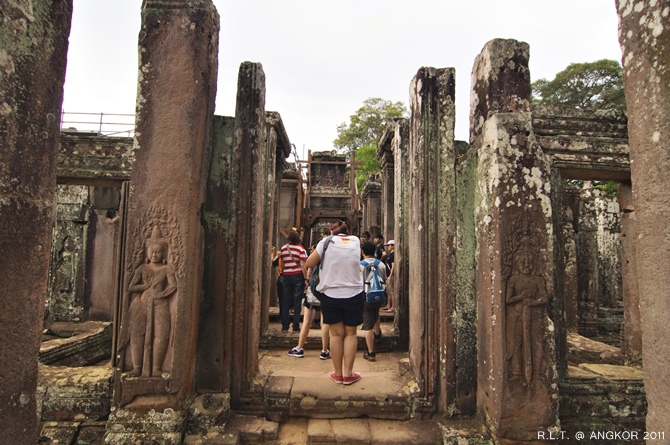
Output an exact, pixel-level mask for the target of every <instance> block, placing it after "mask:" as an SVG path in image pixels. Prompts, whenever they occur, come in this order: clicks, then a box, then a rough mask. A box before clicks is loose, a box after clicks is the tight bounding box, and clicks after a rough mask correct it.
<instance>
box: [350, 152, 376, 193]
mask: <svg viewBox="0 0 670 445" xmlns="http://www.w3.org/2000/svg"><path fill="white" fill-rule="evenodd" d="M379 170H380V166H379V159H378V158H377V144H376V143H373V144H368V145H364V146H362V147H360V148H359V149H358V150H356V185H358V191H359V192H361V191H362V189H363V183H364V182H365V180H366V179H368V176H370V175H374V174H375V173H377V172H378V171H379Z"/></svg>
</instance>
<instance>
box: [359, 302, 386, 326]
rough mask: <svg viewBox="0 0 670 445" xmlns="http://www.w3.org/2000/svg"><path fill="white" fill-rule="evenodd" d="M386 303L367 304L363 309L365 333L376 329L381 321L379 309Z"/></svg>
mask: <svg viewBox="0 0 670 445" xmlns="http://www.w3.org/2000/svg"><path fill="white" fill-rule="evenodd" d="M382 304H384V303H367V302H366V303H365V309H363V327H362V328H361V329H362V330H364V331H371V330H372V329H373V328H374V327H375V323H377V320H379V309H381V307H382Z"/></svg>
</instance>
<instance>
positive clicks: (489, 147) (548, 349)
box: [470, 39, 559, 443]
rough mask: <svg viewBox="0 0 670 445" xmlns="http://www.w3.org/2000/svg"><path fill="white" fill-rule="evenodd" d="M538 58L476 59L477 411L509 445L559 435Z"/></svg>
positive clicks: (497, 46)
mask: <svg viewBox="0 0 670 445" xmlns="http://www.w3.org/2000/svg"><path fill="white" fill-rule="evenodd" d="M528 57H529V49H528V45H527V44H526V43H522V42H517V41H515V40H502V39H497V40H492V41H490V42H488V43H487V44H486V45H485V46H484V48H483V49H482V52H481V53H480V54H479V55H478V56H477V58H476V59H475V64H474V68H473V70H472V86H473V92H472V97H473V102H472V104H471V109H470V138H471V140H470V143H471V146H472V147H473V148H476V149H477V150H478V152H479V165H478V169H477V173H478V181H477V195H476V201H475V202H476V205H477V207H476V210H475V224H476V227H477V251H478V258H477V275H478V276H477V308H478V325H479V327H478V336H477V338H478V355H479V365H478V383H477V405H478V409H479V411H480V413H481V415H482V417H483V418H484V419H486V422H487V425H488V427H489V430H490V432H491V434H492V435H493V436H494V437H496V438H497V440H498V441H499V442H500V443H519V442H521V441H533V440H537V437H538V436H537V433H538V431H547V430H548V429H549V428H553V429H558V428H559V427H558V389H557V376H556V359H555V351H554V338H553V331H554V325H553V322H552V320H551V319H550V318H549V316H548V310H547V308H548V305H549V304H550V299H551V298H552V297H553V285H554V282H553V281H554V280H553V277H554V246H553V238H552V237H553V228H552V209H551V199H550V192H551V187H550V178H549V174H550V168H549V167H550V166H549V161H548V158H547V157H546V156H545V155H544V154H543V153H542V150H541V148H540V146H539V145H538V144H537V142H536V140H535V136H534V134H533V128H532V124H531V115H530V91H531V90H530V73H529V71H528Z"/></svg>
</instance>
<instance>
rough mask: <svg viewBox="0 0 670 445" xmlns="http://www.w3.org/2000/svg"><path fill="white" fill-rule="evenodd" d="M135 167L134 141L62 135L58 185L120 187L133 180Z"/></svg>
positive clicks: (125, 138)
mask: <svg viewBox="0 0 670 445" xmlns="http://www.w3.org/2000/svg"><path fill="white" fill-rule="evenodd" d="M134 163H135V148H134V147H133V139H132V138H127V137H108V136H97V135H96V136H80V135H79V136H74V135H66V134H62V133H61V137H60V147H59V152H58V172H57V175H58V183H59V184H87V185H98V186H118V185H119V184H120V183H121V182H123V181H128V180H129V179H130V172H131V170H132V167H133V164H134Z"/></svg>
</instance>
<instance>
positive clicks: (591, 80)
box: [532, 59, 626, 110]
mask: <svg viewBox="0 0 670 445" xmlns="http://www.w3.org/2000/svg"><path fill="white" fill-rule="evenodd" d="M532 89H533V101H534V102H535V103H539V104H542V105H560V106H567V107H574V108H579V109H581V110H595V109H615V110H625V109H626V100H625V97H624V92H623V70H622V69H621V64H619V62H617V61H615V60H608V59H602V60H597V61H595V62H590V63H571V64H570V65H568V67H567V68H565V69H564V70H563V71H561V72H560V73H558V74H556V77H555V78H554V79H553V80H547V79H539V80H536V81H535V82H533V83H532Z"/></svg>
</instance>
